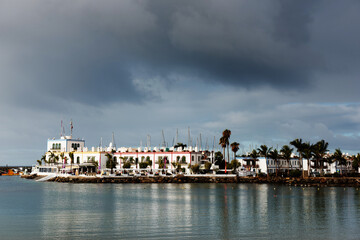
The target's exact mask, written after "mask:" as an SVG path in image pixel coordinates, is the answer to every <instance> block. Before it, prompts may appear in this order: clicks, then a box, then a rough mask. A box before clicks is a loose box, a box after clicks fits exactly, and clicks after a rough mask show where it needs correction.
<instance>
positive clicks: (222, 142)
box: [219, 137, 226, 173]
mask: <svg viewBox="0 0 360 240" xmlns="http://www.w3.org/2000/svg"><path fill="white" fill-rule="evenodd" d="M219 144H220V145H221V147H222V149H223V157H224V162H225V173H226V160H225V148H226V139H225V137H221V138H220V140H219Z"/></svg>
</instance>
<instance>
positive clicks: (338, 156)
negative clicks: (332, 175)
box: [333, 148, 346, 175]
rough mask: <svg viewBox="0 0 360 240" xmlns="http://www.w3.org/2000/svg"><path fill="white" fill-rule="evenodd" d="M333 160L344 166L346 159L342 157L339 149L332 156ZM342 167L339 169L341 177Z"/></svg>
mask: <svg viewBox="0 0 360 240" xmlns="http://www.w3.org/2000/svg"><path fill="white" fill-rule="evenodd" d="M333 159H334V160H335V161H336V162H337V163H338V164H339V165H342V166H344V165H346V159H345V157H344V155H343V153H342V152H341V150H340V148H337V149H335V152H334V154H333ZM342 169H343V168H342V167H341V169H340V174H341V175H342Z"/></svg>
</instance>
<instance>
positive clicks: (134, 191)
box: [0, 176, 360, 239]
mask: <svg viewBox="0 0 360 240" xmlns="http://www.w3.org/2000/svg"><path fill="white" fill-rule="evenodd" d="M299 237H301V238H303V239H360V190H357V189H356V188H345V189H344V188H333V187H331V188H330V187H329V188H320V189H318V188H305V189H303V188H301V187H292V188H290V187H288V186H276V185H265V184H264V185H257V184H68V183H47V182H45V183H41V182H35V181H33V180H25V179H20V178H19V177H5V176H1V177H0V239H124V238H127V239H128V238H132V239H169V238H175V239H205V238H206V239H245V238H246V239H290V238H299Z"/></svg>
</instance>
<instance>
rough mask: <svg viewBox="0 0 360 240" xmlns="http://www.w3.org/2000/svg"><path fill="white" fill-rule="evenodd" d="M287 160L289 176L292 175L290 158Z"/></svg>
mask: <svg viewBox="0 0 360 240" xmlns="http://www.w3.org/2000/svg"><path fill="white" fill-rule="evenodd" d="M287 162H288V176H290V159H288V160H287Z"/></svg>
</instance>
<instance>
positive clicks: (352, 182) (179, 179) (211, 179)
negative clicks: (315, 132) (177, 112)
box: [22, 175, 360, 187]
mask: <svg viewBox="0 0 360 240" xmlns="http://www.w3.org/2000/svg"><path fill="white" fill-rule="evenodd" d="M22 177H23V178H28V179H36V178H37V176H36V175H30V176H26V175H24V176H22ZM48 181H49V182H63V183H258V184H266V183H271V184H281V185H289V186H301V187H326V186H329V187H330V186H339V187H360V178H355V177H354V178H352V177H339V178H332V177H316V178H304V179H303V178H280V177H278V178H276V177H273V178H266V177H234V176H232V177H227V176H221V177H217V176H186V175H176V176H156V177H136V176H135V177H108V176H106V177H81V176H71V177H63V176H56V177H54V178H52V179H50V180H48Z"/></svg>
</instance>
